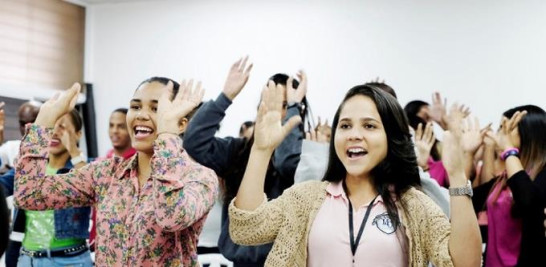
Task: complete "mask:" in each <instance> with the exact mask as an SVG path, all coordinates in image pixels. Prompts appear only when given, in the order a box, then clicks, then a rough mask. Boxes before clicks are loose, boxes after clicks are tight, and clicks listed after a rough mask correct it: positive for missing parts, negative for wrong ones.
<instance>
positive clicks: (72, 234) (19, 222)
mask: <svg viewBox="0 0 546 267" xmlns="http://www.w3.org/2000/svg"><path fill="white" fill-rule="evenodd" d="M72 168H73V166H72V163H71V162H70V160H68V161H67V162H66V165H65V166H64V167H63V168H61V169H59V170H58V171H57V173H58V174H60V173H67V172H69V171H70V170H71V169H72ZM14 182H15V169H11V170H9V171H8V172H7V173H5V174H4V175H2V176H0V184H1V185H2V186H3V187H4V190H5V193H6V196H11V195H13V190H14ZM90 212H91V208H90V207H81V208H68V209H61V210H55V211H54V218H55V238H58V239H64V238H81V239H87V238H89V214H90ZM13 217H14V218H15V220H14V221H13V225H12V229H11V231H15V232H21V233H24V232H25V225H26V216H25V213H24V210H20V209H15V211H14V214H13Z"/></svg>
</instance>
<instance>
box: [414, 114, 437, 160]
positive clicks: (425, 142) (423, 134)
mask: <svg viewBox="0 0 546 267" xmlns="http://www.w3.org/2000/svg"><path fill="white" fill-rule="evenodd" d="M435 140H436V139H435V137H434V131H433V127H432V123H430V122H429V123H427V125H426V126H425V129H424V130H423V125H422V124H421V123H419V125H418V126H417V131H415V147H416V148H417V164H418V165H419V166H421V167H422V168H423V169H425V170H426V169H428V168H427V167H428V166H427V165H428V158H429V157H430V151H431V149H432V146H434V141H435Z"/></svg>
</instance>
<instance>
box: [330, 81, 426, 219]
mask: <svg viewBox="0 0 546 267" xmlns="http://www.w3.org/2000/svg"><path fill="white" fill-rule="evenodd" d="M357 95H363V96H366V97H369V98H370V99H371V100H372V101H373V102H374V103H375V105H376V107H377V111H378V113H379V116H380V117H381V121H382V122H383V127H384V129H385V132H386V134H387V146H388V148H387V156H386V157H385V159H384V160H383V161H382V162H381V163H379V164H378V165H377V166H375V167H374V168H373V169H372V171H371V174H372V177H373V181H372V182H373V185H374V186H375V189H376V190H377V192H378V193H379V194H380V195H381V197H382V198H383V202H384V203H385V206H386V208H387V212H388V214H389V218H390V219H391V221H392V222H395V223H398V221H399V220H398V211H397V208H396V205H395V199H394V198H393V196H392V195H391V194H394V196H396V199H398V200H400V199H401V195H402V193H403V192H405V191H406V190H408V189H409V188H410V187H412V186H420V178H419V170H418V168H417V157H416V156H415V150H414V147H413V142H412V141H411V135H410V132H409V128H408V120H407V118H406V115H405V113H404V110H403V109H402V107H401V106H400V104H399V103H398V101H397V100H396V98H394V97H393V96H392V95H390V94H388V93H386V92H384V91H382V90H379V89H377V88H373V87H370V86H367V85H357V86H355V87H353V88H351V89H350V90H349V92H347V94H346V95H345V98H344V99H343V101H342V102H341V104H340V105H339V108H338V109H337V111H336V115H335V116H334V121H333V122H332V138H331V140H330V152H329V160H328V168H327V170H326V173H325V175H324V178H323V179H322V180H323V181H329V182H340V181H344V180H345V177H346V175H347V170H346V169H345V167H344V166H343V164H342V163H341V160H340V159H339V158H338V156H337V154H336V150H335V144H334V140H335V135H336V129H337V127H338V123H339V116H340V113H341V110H342V109H343V107H344V104H345V102H347V100H349V99H350V98H352V97H354V96H357ZM402 205H403V203H402Z"/></svg>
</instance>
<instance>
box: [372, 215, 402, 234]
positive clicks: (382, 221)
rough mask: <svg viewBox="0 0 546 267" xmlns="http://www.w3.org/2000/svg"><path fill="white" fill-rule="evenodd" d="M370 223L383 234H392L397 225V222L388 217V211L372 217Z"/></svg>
mask: <svg viewBox="0 0 546 267" xmlns="http://www.w3.org/2000/svg"><path fill="white" fill-rule="evenodd" d="M372 225H375V226H376V227H377V229H379V231H381V232H383V233H385V234H388V235H390V234H392V233H394V232H396V228H397V226H398V222H394V223H393V221H392V220H391V218H389V214H388V213H386V212H385V213H382V214H379V215H377V216H375V218H374V219H373V222H372Z"/></svg>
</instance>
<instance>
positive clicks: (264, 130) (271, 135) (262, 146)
mask: <svg viewBox="0 0 546 267" xmlns="http://www.w3.org/2000/svg"><path fill="white" fill-rule="evenodd" d="M283 91H284V88H283V86H281V85H275V83H274V82H273V81H269V82H268V84H267V86H265V87H264V89H263V92H262V102H261V103H260V107H259V109H258V116H257V117H256V123H255V125H254V145H253V149H258V150H264V151H268V152H273V150H275V148H277V146H279V144H280V143H281V142H282V140H283V139H284V138H285V137H286V135H288V133H289V132H290V131H291V130H292V128H294V127H295V126H296V125H298V124H299V123H300V122H301V117H300V116H293V117H291V118H290V119H289V120H288V121H287V122H286V123H285V124H284V125H282V123H281V119H282V118H281V114H282V102H283V93H284V92H283Z"/></svg>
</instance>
